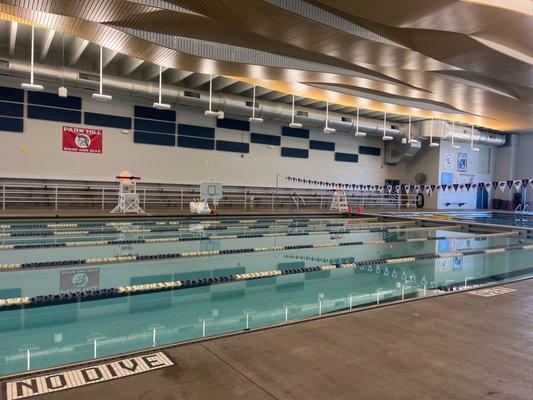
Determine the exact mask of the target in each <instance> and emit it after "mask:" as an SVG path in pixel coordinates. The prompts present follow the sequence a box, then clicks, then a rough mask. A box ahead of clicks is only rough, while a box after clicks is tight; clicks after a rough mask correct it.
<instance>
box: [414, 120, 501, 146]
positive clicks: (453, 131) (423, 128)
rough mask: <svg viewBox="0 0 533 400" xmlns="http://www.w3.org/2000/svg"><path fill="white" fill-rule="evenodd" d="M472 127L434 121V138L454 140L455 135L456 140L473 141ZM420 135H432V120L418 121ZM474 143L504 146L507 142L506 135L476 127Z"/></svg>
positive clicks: (425, 136) (424, 136)
mask: <svg viewBox="0 0 533 400" xmlns="http://www.w3.org/2000/svg"><path fill="white" fill-rule="evenodd" d="M470 131H471V128H470V126H468V127H466V126H460V125H457V124H455V126H454V125H453V124H452V123H451V122H450V123H448V122H446V121H437V120H434V121H433V138H440V139H441V140H449V141H451V140H452V135H453V136H454V141H455V142H468V143H470V141H471V136H470V135H471V132H470ZM418 135H419V137H423V138H429V137H430V135H431V120H427V121H420V122H419V123H418ZM474 143H475V144H484V145H487V146H503V145H504V144H505V136H504V135H499V134H493V133H488V132H482V131H480V130H479V129H474Z"/></svg>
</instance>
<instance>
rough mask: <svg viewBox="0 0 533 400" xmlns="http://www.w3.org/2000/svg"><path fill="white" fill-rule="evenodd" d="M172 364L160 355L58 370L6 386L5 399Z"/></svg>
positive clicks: (98, 381) (111, 378)
mask: <svg viewBox="0 0 533 400" xmlns="http://www.w3.org/2000/svg"><path fill="white" fill-rule="evenodd" d="M171 365H174V363H173V362H172V361H171V360H170V359H169V358H168V357H167V356H166V355H165V353H163V352H157V353H152V354H146V355H142V356H136V357H130V358H123V359H120V360H117V361H113V362H109V363H103V364H98V365H92V366H88V367H83V368H78V369H72V370H67V371H60V372H56V373H53V374H49V375H42V376H36V377H31V378H25V379H20V380H14V381H10V382H7V383H6V386H5V393H6V398H7V400H16V399H25V398H27V397H31V396H37V395H40V394H46V393H52V392H57V391H60V390H66V389H72V388H76V387H81V386H85V385H90V384H92V383H100V382H105V381H110V380H113V379H118V378H123V377H125V376H130V375H136V374H140V373H143V372H149V371H153V370H156V369H160V368H165V367H170V366H171Z"/></svg>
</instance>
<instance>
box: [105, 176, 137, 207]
mask: <svg viewBox="0 0 533 400" xmlns="http://www.w3.org/2000/svg"><path fill="white" fill-rule="evenodd" d="M116 179H117V180H118V182H119V184H120V186H119V191H118V204H117V206H116V207H115V208H113V210H111V213H112V214H117V213H120V214H130V213H131V214H142V213H144V210H143V209H142V208H141V204H140V200H139V194H138V193H137V181H139V180H140V179H141V178H140V177H138V176H133V175H132V174H131V172H129V171H122V172H121V173H120V174H119V175H118V176H116Z"/></svg>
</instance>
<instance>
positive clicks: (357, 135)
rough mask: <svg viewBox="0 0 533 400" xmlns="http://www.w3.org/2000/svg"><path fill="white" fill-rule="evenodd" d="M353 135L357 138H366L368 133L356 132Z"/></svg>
mask: <svg viewBox="0 0 533 400" xmlns="http://www.w3.org/2000/svg"><path fill="white" fill-rule="evenodd" d="M353 135H354V136H355V137H365V136H366V133H364V132H359V131H357V132H355V133H354V134H353Z"/></svg>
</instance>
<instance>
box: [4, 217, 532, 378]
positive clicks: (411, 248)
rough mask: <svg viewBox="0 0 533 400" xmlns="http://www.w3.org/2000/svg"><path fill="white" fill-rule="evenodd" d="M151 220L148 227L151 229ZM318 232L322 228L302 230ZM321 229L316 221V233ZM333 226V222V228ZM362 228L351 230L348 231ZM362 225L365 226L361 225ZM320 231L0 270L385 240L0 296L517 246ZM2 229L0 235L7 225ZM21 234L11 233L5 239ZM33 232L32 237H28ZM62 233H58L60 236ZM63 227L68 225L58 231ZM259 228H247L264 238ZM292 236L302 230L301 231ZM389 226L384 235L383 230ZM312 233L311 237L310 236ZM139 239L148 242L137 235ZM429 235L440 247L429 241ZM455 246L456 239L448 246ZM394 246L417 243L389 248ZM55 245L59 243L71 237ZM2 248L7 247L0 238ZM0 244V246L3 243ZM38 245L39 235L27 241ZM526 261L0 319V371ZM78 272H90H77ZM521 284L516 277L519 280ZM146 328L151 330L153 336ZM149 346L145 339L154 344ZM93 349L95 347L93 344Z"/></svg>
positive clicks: (103, 277)
mask: <svg viewBox="0 0 533 400" xmlns="http://www.w3.org/2000/svg"><path fill="white" fill-rule="evenodd" d="M156 222H157V221H156ZM314 222H316V223H317V224H321V225H327V221H314ZM323 222H326V224H324V223H323ZM337 222H338V221H337ZM364 225H365V223H361V225H360V227H362V226H364ZM368 226H371V224H370V223H369V224H368ZM411 228H412V227H409V226H406V227H402V229H405V230H401V231H396V232H391V231H387V232H363V233H357V232H352V233H345V234H342V235H334V236H333V237H332V235H329V234H321V235H312V236H279V237H262V238H241V239H227V238H222V239H217V240H195V241H187V242H171V243H145V244H123V245H107V246H93V247H83V246H81V247H72V248H41V249H23V250H2V251H0V264H5V263H16V262H33V261H45V260H49V261H59V260H69V259H77V258H86V257H94V256H99V257H104V256H116V255H128V254H143V255H144V254H160V253H168V252H182V251H202V250H206V249H239V248H250V247H272V246H286V245H295V244H318V243H330V242H332V241H333V242H337V243H342V242H353V241H369V240H383V239H385V240H387V241H390V242H389V243H377V244H364V245H352V246H343V247H327V248H311V249H299V250H277V251H265V252H260V253H246V254H228V255H217V256H210V257H197V258H187V259H168V260H154V261H147V262H129V263H118V264H108V265H105V264H104V265H98V266H79V267H61V268H59V267H52V268H40V269H31V270H13V271H2V272H0V274H1V277H2V279H1V280H0V298H8V297H15V296H36V295H42V294H56V293H64V292H65V291H72V290H82V289H83V286H76V285H74V284H73V280H72V277H73V276H74V275H76V274H87V275H89V276H90V277H91V279H90V280H91V282H90V284H91V285H93V286H96V287H99V288H112V287H117V286H122V285H130V284H140V283H154V282H163V281H169V280H185V279H194V278H199V277H217V276H226V275H234V274H238V273H244V272H254V271H265V270H272V269H286V268H301V267H304V266H305V267H309V266H315V265H325V264H329V263H332V262H340V261H342V262H352V261H355V262H357V261H360V260H372V259H382V258H390V257H402V256H413V255H421V254H433V253H435V252H449V251H461V250H470V249H484V248H488V247H505V246H509V245H513V244H517V243H519V242H520V241H521V239H520V238H519V237H487V238H476V237H473V236H472V234H468V233H465V232H456V231H443V230H426V229H424V230H409V229H411ZM10 229H11V228H10ZM24 229H26V228H17V227H14V228H12V229H11V231H16V230H20V231H23V230H24ZM36 229H37V228H36ZM61 229H63V228H61ZM65 229H71V228H65ZM270 229H271V228H263V229H257V232H267V233H268V232H270ZM300 229H302V232H305V231H306V230H308V231H312V230H313V229H314V227H301V228H300ZM392 229H394V228H393V227H392ZM319 230H320V229H319ZM143 237H157V234H152V233H145V234H144V235H143ZM435 237H446V238H447V239H441V240H433V238H435ZM458 237H460V238H463V239H460V240H457V239H454V238H458ZM406 238H426V239H427V240H424V241H419V242H401V241H398V240H403V239H406ZM71 239H72V238H71V237H62V238H61V240H67V241H69V240H71ZM6 241H8V240H7V239H6ZM6 241H4V243H5V242H6ZM30 242H31V243H34V244H35V243H43V238H42V237H33V238H31V241H30V239H28V243H30ZM531 256H532V252H531V251H526V250H519V251H509V252H505V253H498V254H481V255H472V256H464V257H455V258H443V259H429V260H420V261H414V262H410V263H406V264H390V265H377V266H368V267H360V268H357V269H346V270H340V269H336V270H332V271H316V272H308V273H303V274H294V275H282V276H277V277H269V278H261V279H256V280H251V281H242V282H232V283H224V284H219V285H211V286H205V287H197V288H190V289H181V290H175V291H167V292H159V293H150V294H141V295H132V296H128V297H120V298H114V299H101V300H92V301H84V302H78V303H71V304H62V305H51V306H44V307H36V308H27V309H17V310H3V311H0V374H7V373H12V372H17V371H24V370H26V368H27V362H28V360H27V354H28V350H29V351H30V369H36V368H45V367H50V366H54V365H61V364H65V363H70V362H75V361H82V360H87V359H91V358H93V357H94V355H95V349H96V357H103V356H109V355H115V354H120V353H123V352H128V351H134V350H139V349H145V348H149V347H152V346H153V345H154V344H155V345H156V346H158V345H164V344H171V343H176V342H181V341H185V340H190V339H196V338H200V337H202V336H203V335H205V336H211V335H216V334H220V333H227V332H234V331H240V330H243V329H246V328H247V327H248V328H256V327H261V326H268V325H272V324H277V323H283V322H285V320H288V321H292V320H297V319H301V318H305V317H309V316H313V315H317V314H318V313H327V312H331V311H335V310H341V309H346V308H349V307H350V305H351V306H352V307H357V306H360V305H363V304H369V303H376V302H377V301H378V298H379V301H380V302H385V301H388V300H390V299H393V298H398V297H400V296H401V295H402V292H403V293H404V295H420V296H422V295H423V293H424V289H428V290H431V289H432V288H435V287H437V286H442V285H449V284H451V283H459V284H461V285H462V284H463V283H464V281H465V278H466V279H467V280H472V279H478V278H483V277H490V276H494V275H497V274H500V275H501V274H503V275H501V276H500V277H499V278H502V277H503V279H505V277H506V276H507V277H511V276H512V275H513V272H516V271H521V270H524V269H526V268H529V267H530V266H531V262H530V259H531ZM87 270H90V271H87ZM520 274H521V275H523V276H526V275H528V274H531V272H528V271H522V272H520ZM154 329H155V333H154ZM154 337H155V342H154ZM95 341H96V344H95Z"/></svg>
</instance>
